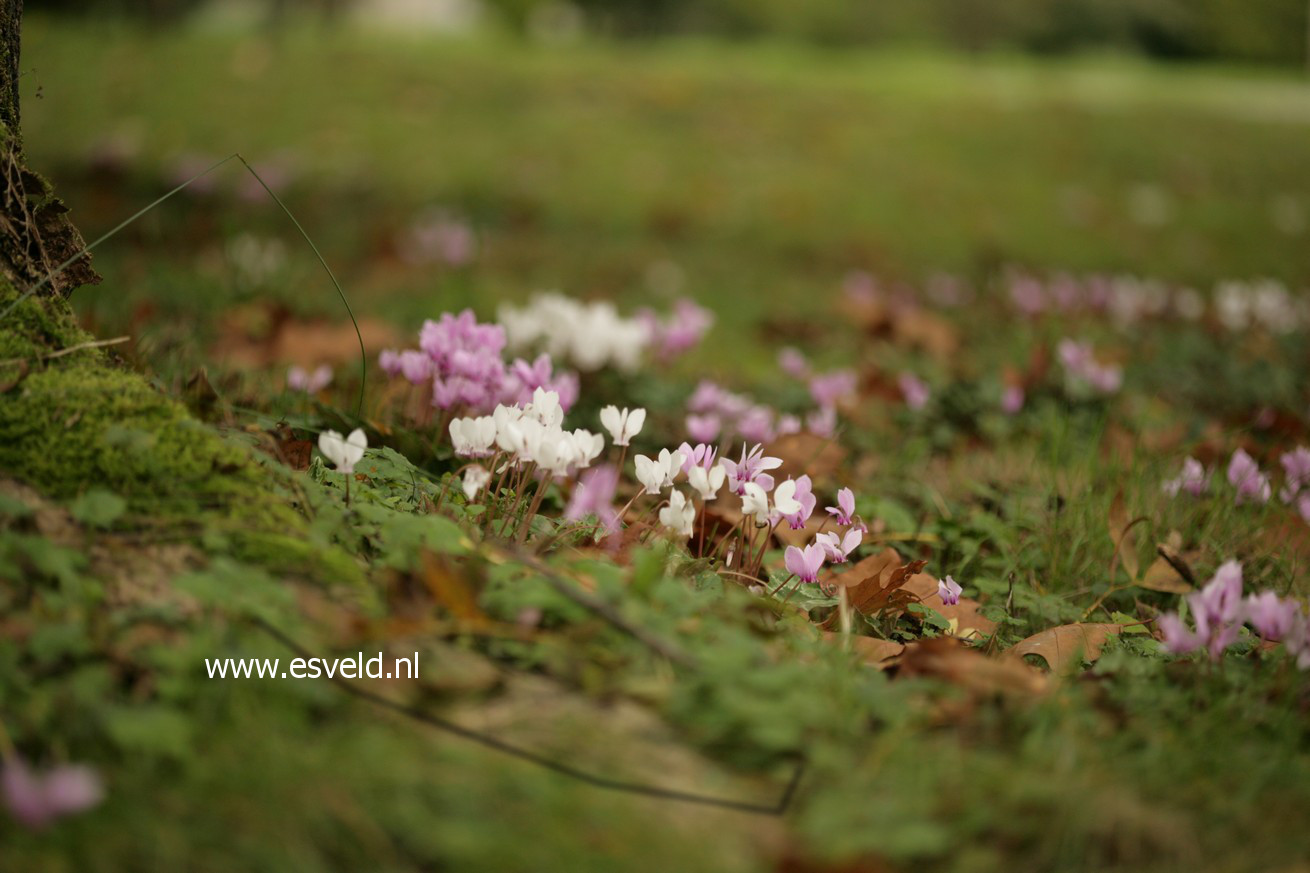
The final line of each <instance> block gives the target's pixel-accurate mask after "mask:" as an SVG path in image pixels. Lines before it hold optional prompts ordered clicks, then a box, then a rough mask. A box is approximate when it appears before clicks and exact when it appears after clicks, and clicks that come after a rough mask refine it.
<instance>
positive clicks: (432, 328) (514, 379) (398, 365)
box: [378, 309, 578, 414]
mask: <svg viewBox="0 0 1310 873" xmlns="http://www.w3.org/2000/svg"><path fill="white" fill-rule="evenodd" d="M504 349H505V329H504V328H503V327H501V326H500V325H498V324H480V323H478V320H477V318H476V316H474V314H473V311H472V310H470V309H465V310H464V311H463V312H461V313H460V314H459V315H451V314H450V313H443V314H442V316H441V318H440V320H438V321H433V320H431V319H429V320H427V321H425V322H424V323H423V328H422V330H421V331H420V332H419V348H418V349H407V350H405V351H400V352H397V351H393V350H390V349H389V350H387V351H384V352H382V354H381V356H380V357H379V361H378V363H379V365H380V366H381V367H382V369H383V370H384V371H385V372H386V373H387V375H389V376H391V377H393V378H394V377H397V376H402V377H404V378H405V379H406V380H407V381H408V382H410V383H412V384H414V385H431V390H432V405H433V406H435V407H437V408H439V409H442V410H449V409H462V410H465V411H467V412H470V413H474V414H485V413H488V412H490V411H491V410H493V409H495V408H496V406H498V405H500V404H508V405H514V404H526V403H529V402H531V400H532V396H533V392H535V391H536V390H537V389H538V388H540V389H543V390H546V391H553V392H555V393H556V394H558V395H559V398H560V405H561V406H562V407H563V408H564V409H565V410H566V411H567V410H568V409H569V408H570V407H572V406H573V404H574V403H575V402H577V399H578V377H577V375H576V374H574V373H570V372H559V373H557V372H555V371H554V369H553V367H552V365H551V360H550V356H549V355H546V354H543V355H540V356H539V357H537V358H536V360H534V361H530V362H529V361H526V360H523V359H522V358H519V359H516V360H515V361H513V363H511V364H509V365H506V363H505V361H504V359H503V358H502V353H503V351H504Z"/></svg>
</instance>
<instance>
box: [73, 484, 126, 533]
mask: <svg viewBox="0 0 1310 873" xmlns="http://www.w3.org/2000/svg"><path fill="white" fill-rule="evenodd" d="M68 509H69V511H70V512H71V513H72V514H73V518H75V519H77V520H78V521H80V522H81V523H82V524H87V525H90V526H91V527H109V526H110V525H111V524H113V523H114V522H115V521H116V520H117V519H118V517H119V516H120V515H122V514H123V513H124V512H125V511H126V510H127V501H126V500H124V499H123V498H121V497H119V496H118V495H117V494H112V493H110V492H108V491H104V490H101V489H99V488H93V489H92V490H90V491H88V492H86V493H85V494H83V495H82V496H81V497H79V498H77V499H76V500H74V501H73V502H72V504H71V505H70V506H69V507H68Z"/></svg>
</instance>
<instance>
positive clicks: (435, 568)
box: [422, 551, 487, 625]
mask: <svg viewBox="0 0 1310 873" xmlns="http://www.w3.org/2000/svg"><path fill="white" fill-rule="evenodd" d="M422 564H423V570H422V573H423V584H424V585H425V586H426V587H427V589H428V593H430V594H431V595H432V599H433V600H435V601H436V602H437V605H439V606H442V607H444V608H445V609H446V610H447V611H448V612H450V614H451V615H453V616H455V618H457V619H459V620H460V621H462V622H468V623H469V624H472V625H480V624H486V623H487V616H486V615H485V614H484V613H483V612H482V609H481V608H480V607H479V606H478V599H477V595H476V594H474V592H473V588H472V587H471V586H470V585H469V583H468V580H467V579H465V578H464V577H463V576H462V575H460V574H459V573H457V572H456V571H455V568H454V567H453V566H451V564H450V562H449V561H446V560H443V559H441V558H439V557H438V556H437V555H435V554H433V553H432V552H427V551H425V552H424V553H423V559H422Z"/></svg>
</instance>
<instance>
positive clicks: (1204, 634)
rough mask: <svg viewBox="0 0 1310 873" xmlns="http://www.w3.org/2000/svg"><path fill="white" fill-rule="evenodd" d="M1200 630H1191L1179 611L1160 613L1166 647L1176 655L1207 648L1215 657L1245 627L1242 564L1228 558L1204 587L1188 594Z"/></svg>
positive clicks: (1217, 656) (1232, 641)
mask: <svg viewBox="0 0 1310 873" xmlns="http://www.w3.org/2000/svg"><path fill="white" fill-rule="evenodd" d="M1187 605H1188V606H1189V607H1190V608H1191V610H1192V618H1193V620H1194V621H1195V622H1196V631H1195V632H1192V631H1189V630H1188V629H1187V626H1186V625H1185V624H1183V622H1182V620H1181V619H1180V618H1179V616H1178V615H1177V614H1175V613H1168V614H1166V615H1162V616H1160V622H1159V624H1160V630H1161V632H1162V634H1163V635H1164V647H1165V650H1166V651H1168V652H1172V653H1174V654H1186V653H1188V652H1193V651H1196V650H1197V649H1201V648H1204V649H1206V650H1207V651H1208V652H1209V654H1210V658H1211V660H1216V661H1217V660H1219V656H1220V655H1222V654H1223V652H1224V649H1226V648H1228V647H1229V646H1231V645H1232V644H1233V643H1235V642H1236V641H1237V635H1238V633H1239V631H1240V630H1241V626H1242V618H1243V615H1242V565H1241V564H1239V563H1238V562H1237V561H1228V562H1227V563H1225V564H1224V565H1223V566H1221V567H1220V568H1219V569H1218V570H1216V571H1215V574H1214V578H1212V579H1211V580H1210V581H1209V582H1208V583H1207V584H1206V586H1205V587H1204V588H1202V589H1201V590H1200V591H1195V592H1193V593H1191V594H1189V595H1188V596H1187Z"/></svg>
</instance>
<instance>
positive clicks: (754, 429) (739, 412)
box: [686, 379, 802, 443]
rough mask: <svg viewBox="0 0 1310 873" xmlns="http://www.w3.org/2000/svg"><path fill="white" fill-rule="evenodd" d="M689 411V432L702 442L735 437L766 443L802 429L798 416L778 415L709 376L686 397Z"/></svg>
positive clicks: (770, 408) (768, 407) (771, 408)
mask: <svg viewBox="0 0 1310 873" xmlns="http://www.w3.org/2000/svg"><path fill="white" fill-rule="evenodd" d="M687 413H688V415H687V422H686V424H687V433H688V434H689V435H690V436H691V438H692V439H693V440H695V441H696V442H699V443H713V442H719V441H728V440H731V439H733V438H734V437H741V438H742V439H743V440H745V441H746V442H749V443H767V442H771V441H773V440H775V439H777V438H778V437H780V436H785V435H787V434H792V433H799V432H800V431H801V430H802V425H801V421H800V419H799V418H797V417H796V416H794V415H778V414H777V412H776V411H775V410H774V409H773V407H771V406H766V405H765V404H762V403H756V402H755V401H753V400H751V398H749V397H747V396H746V395H744V394H737V393H735V392H732V391H729V390H727V389H726V388H723V387H722V386H720V385H718V384H716V383H714V382H711V381H709V380H708V379H706V380H702V381H701V382H700V384H698V385H697V386H696V390H695V391H693V392H692V395H691V397H689V398H688V399H687Z"/></svg>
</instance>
